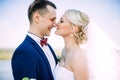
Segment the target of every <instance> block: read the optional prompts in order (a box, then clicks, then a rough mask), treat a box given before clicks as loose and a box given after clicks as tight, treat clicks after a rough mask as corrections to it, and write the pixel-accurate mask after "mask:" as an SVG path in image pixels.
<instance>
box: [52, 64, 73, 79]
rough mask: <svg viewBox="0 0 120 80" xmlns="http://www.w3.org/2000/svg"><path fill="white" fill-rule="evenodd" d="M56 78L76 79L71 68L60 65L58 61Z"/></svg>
mask: <svg viewBox="0 0 120 80" xmlns="http://www.w3.org/2000/svg"><path fill="white" fill-rule="evenodd" d="M54 79H55V80H74V74H73V72H71V71H70V70H68V69H66V68H64V67H62V66H60V65H59V63H58V64H57V66H56V68H55V70H54Z"/></svg>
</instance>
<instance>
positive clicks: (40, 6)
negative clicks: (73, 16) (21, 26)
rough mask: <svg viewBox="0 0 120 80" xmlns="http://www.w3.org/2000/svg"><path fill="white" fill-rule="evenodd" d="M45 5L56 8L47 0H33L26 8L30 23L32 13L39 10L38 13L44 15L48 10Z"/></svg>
mask: <svg viewBox="0 0 120 80" xmlns="http://www.w3.org/2000/svg"><path fill="white" fill-rule="evenodd" d="M47 5H49V6H51V7H53V8H54V9H57V7H56V6H55V4H54V3H53V2H51V1H48V0H35V1H34V2H33V3H32V4H31V5H30V6H29V8H28V19H29V21H30V23H31V22H32V16H33V13H34V12H36V11H39V13H40V15H44V14H45V13H47V12H49V11H48V9H47Z"/></svg>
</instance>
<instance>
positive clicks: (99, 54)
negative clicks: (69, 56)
mask: <svg viewBox="0 0 120 80" xmlns="http://www.w3.org/2000/svg"><path fill="white" fill-rule="evenodd" d="M88 62H89V68H90V80H120V77H119V74H120V47H118V46H116V45H115V44H113V43H112V41H110V39H109V38H108V36H107V35H106V34H105V33H104V31H103V30H102V29H100V27H99V26H97V25H96V24H94V23H93V22H90V24H89V25H88Z"/></svg>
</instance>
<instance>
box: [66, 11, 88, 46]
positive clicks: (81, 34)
mask: <svg viewBox="0 0 120 80" xmlns="http://www.w3.org/2000/svg"><path fill="white" fill-rule="evenodd" d="M65 16H66V17H67V19H68V20H69V21H70V22H71V23H72V24H73V25H75V26H78V29H79V30H78V32H77V33H75V34H73V35H74V37H75V40H76V43H78V44H79V43H80V44H82V43H84V42H86V41H87V25H88V23H89V17H88V15H86V14H85V13H84V12H82V11H79V10H75V9H68V10H66V11H65Z"/></svg>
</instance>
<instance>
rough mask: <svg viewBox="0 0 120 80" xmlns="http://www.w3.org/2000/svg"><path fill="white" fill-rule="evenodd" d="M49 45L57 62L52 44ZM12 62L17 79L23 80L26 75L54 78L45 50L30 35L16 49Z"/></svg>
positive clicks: (37, 79)
mask: <svg viewBox="0 0 120 80" xmlns="http://www.w3.org/2000/svg"><path fill="white" fill-rule="evenodd" d="M48 46H49V48H50V50H51V52H52V54H53V56H54V59H55V62H56V64H57V58H56V55H55V53H54V51H53V49H52V48H51V47H50V45H48ZM11 64H12V71H13V76H14V79H15V80H22V79H23V78H24V77H28V78H35V79H36V80H54V79H53V75H52V71H51V67H50V64H49V61H48V60H47V57H46V56H45V54H44V52H43V50H42V49H41V48H40V47H39V45H38V44H37V43H36V42H35V41H34V40H33V39H32V38H31V37H29V36H28V35H27V36H26V38H25V40H24V41H23V42H22V44H21V45H20V46H19V47H18V48H17V49H16V50H15V52H14V54H13V57H12V62H11Z"/></svg>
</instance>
